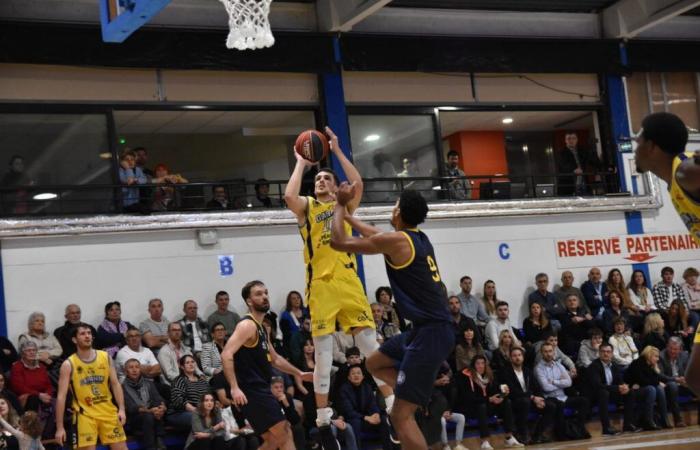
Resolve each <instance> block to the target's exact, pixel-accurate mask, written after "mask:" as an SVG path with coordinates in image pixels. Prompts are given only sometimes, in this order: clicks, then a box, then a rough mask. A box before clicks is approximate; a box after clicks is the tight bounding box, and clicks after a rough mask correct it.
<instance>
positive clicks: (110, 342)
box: [97, 302, 133, 358]
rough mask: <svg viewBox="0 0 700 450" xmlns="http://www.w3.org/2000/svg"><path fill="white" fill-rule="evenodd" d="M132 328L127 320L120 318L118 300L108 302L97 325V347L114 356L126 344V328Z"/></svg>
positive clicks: (120, 308) (120, 311)
mask: <svg viewBox="0 0 700 450" xmlns="http://www.w3.org/2000/svg"><path fill="white" fill-rule="evenodd" d="M129 328H133V325H131V324H130V323H129V322H126V321H124V320H122V305H121V303H119V302H109V303H107V304H106V305H105V319H104V320H103V321H102V323H101V324H100V326H99V327H97V342H98V343H99V344H98V345H97V347H99V348H100V349H102V350H104V351H106V352H107V354H108V355H109V356H110V357H111V358H114V357H115V356H116V354H117V352H118V351H119V349H120V348H122V347H123V346H124V345H125V344H126V337H125V336H126V330H128V329H129Z"/></svg>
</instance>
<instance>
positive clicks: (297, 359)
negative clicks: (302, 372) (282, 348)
mask: <svg viewBox="0 0 700 450" xmlns="http://www.w3.org/2000/svg"><path fill="white" fill-rule="evenodd" d="M310 339H311V318H310V317H309V316H306V317H304V319H303V320H302V322H301V329H300V330H299V331H298V332H297V333H295V334H294V335H293V336H292V339H291V340H290V342H289V360H290V361H291V363H292V364H294V365H295V366H297V367H300V364H301V359H302V358H303V356H304V344H305V343H306V341H308V340H310Z"/></svg>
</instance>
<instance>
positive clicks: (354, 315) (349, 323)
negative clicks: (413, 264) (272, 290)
mask: <svg viewBox="0 0 700 450" xmlns="http://www.w3.org/2000/svg"><path fill="white" fill-rule="evenodd" d="M326 134H328V137H329V138H330V150H331V152H332V153H333V156H334V157H335V158H336V159H337V160H338V161H339V162H340V166H341V167H342V168H343V171H344V172H345V174H346V175H347V178H348V180H349V181H350V182H351V183H355V186H356V196H355V198H354V199H353V200H352V201H350V202H349V203H348V205H347V209H348V212H350V213H352V212H353V211H355V209H357V207H358V205H359V204H360V200H361V198H362V186H363V185H362V177H361V176H360V174H359V172H358V171H357V169H356V168H355V166H353V164H352V163H351V162H350V161H349V160H348V159H347V158H346V157H345V155H344V154H343V152H342V150H341V149H340V146H339V145H338V138H337V137H336V135H335V134H334V133H333V131H332V130H331V129H330V128H328V127H326ZM294 155H295V156H296V159H297V163H296V167H294V172H292V176H291V177H290V178H289V182H288V183H287V188H286V190H285V192H284V200H285V202H286V203H287V207H288V208H289V209H290V210H291V211H292V212H293V213H294V215H295V216H296V217H297V221H298V223H299V231H300V233H301V237H302V241H303V244H304V262H305V263H306V303H307V305H308V306H309V311H310V313H311V334H312V336H313V341H314V347H315V357H316V358H315V360H316V367H315V369H314V392H315V395H316V407H317V411H316V413H317V414H316V417H317V418H316V424H317V425H318V427H319V430H320V431H321V440H322V445H323V447H324V448H325V450H334V449H335V448H338V444H337V441H335V439H334V438H333V437H332V434H331V432H330V423H331V415H332V413H333V411H332V410H331V408H329V407H328V391H329V389H330V378H331V366H332V364H333V337H332V333H334V332H335V326H336V325H335V324H336V321H337V322H338V323H339V324H340V326H341V327H342V329H343V331H345V332H346V333H352V334H353V335H354V336H355V343H356V345H357V347H358V348H359V349H360V351H361V352H362V353H363V354H364V355H365V356H368V355H370V354H371V353H372V352H373V351H374V350H376V349H377V348H378V347H379V344H378V343H377V338H376V331H375V329H374V321H373V320H372V310H371V308H370V306H369V302H368V301H367V297H366V296H365V292H364V288H363V286H362V283H361V282H360V279H359V277H358V275H357V262H356V260H355V255H353V254H351V253H345V252H338V251H335V250H333V249H332V248H331V246H330V242H331V223H332V222H333V212H334V209H335V203H336V202H335V192H336V191H337V190H338V178H337V176H336V174H335V173H334V172H333V171H332V170H330V169H326V168H323V169H320V170H319V172H318V174H317V175H316V177H315V179H314V195H315V196H314V197H302V196H300V195H299V191H300V189H301V182H302V178H303V176H304V172H305V171H306V170H307V169H309V168H310V167H311V166H313V163H311V162H309V161H307V160H305V159H304V158H302V157H301V156H299V155H298V154H297V152H294ZM345 232H346V233H347V234H350V233H352V229H351V227H350V225H347V224H346V225H345ZM377 384H378V386H379V389H380V391H381V392H382V394H383V395H384V398H385V400H386V404H387V409H388V410H390V409H391V406H392V405H393V402H394V395H393V392H392V389H391V387H390V386H388V385H387V384H386V383H384V382H383V381H381V380H377Z"/></svg>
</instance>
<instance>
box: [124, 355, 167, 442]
mask: <svg viewBox="0 0 700 450" xmlns="http://www.w3.org/2000/svg"><path fill="white" fill-rule="evenodd" d="M124 372H125V373H126V377H125V378H124V381H122V388H123V389H124V406H125V410H126V414H127V417H128V418H129V420H128V426H129V431H130V432H131V433H135V434H136V435H138V436H139V437H140V439H139V441H140V444H141V446H142V448H144V449H145V450H155V449H156V448H157V449H164V448H165V444H164V443H163V437H164V436H165V430H164V429H163V426H164V423H163V422H164V420H163V418H164V416H165V412H166V407H165V402H164V401H163V398H162V397H161V396H160V394H159V393H158V389H156V386H155V384H154V383H153V381H151V380H150V379H149V378H146V377H144V376H143V375H142V374H143V368H142V367H141V364H140V363H139V361H138V359H129V360H128V361H126V363H124Z"/></svg>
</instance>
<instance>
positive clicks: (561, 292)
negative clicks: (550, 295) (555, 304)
mask: <svg viewBox="0 0 700 450" xmlns="http://www.w3.org/2000/svg"><path fill="white" fill-rule="evenodd" d="M554 295H556V296H557V300H559V303H561V304H562V305H563V306H565V307H566V298H567V297H568V296H569V295H575V296H576V297H578V304H579V307H581V308H583V311H584V312H585V313H586V314H589V313H590V312H591V311H590V309H589V308H588V304H587V303H586V299H585V298H584V297H583V293H582V292H581V290H580V289H579V288H577V287H574V274H573V273H572V272H571V271H570V270H565V271H564V272H562V274H561V287H560V288H559V289H558V290H557V291H556V292H555V293H554Z"/></svg>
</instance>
